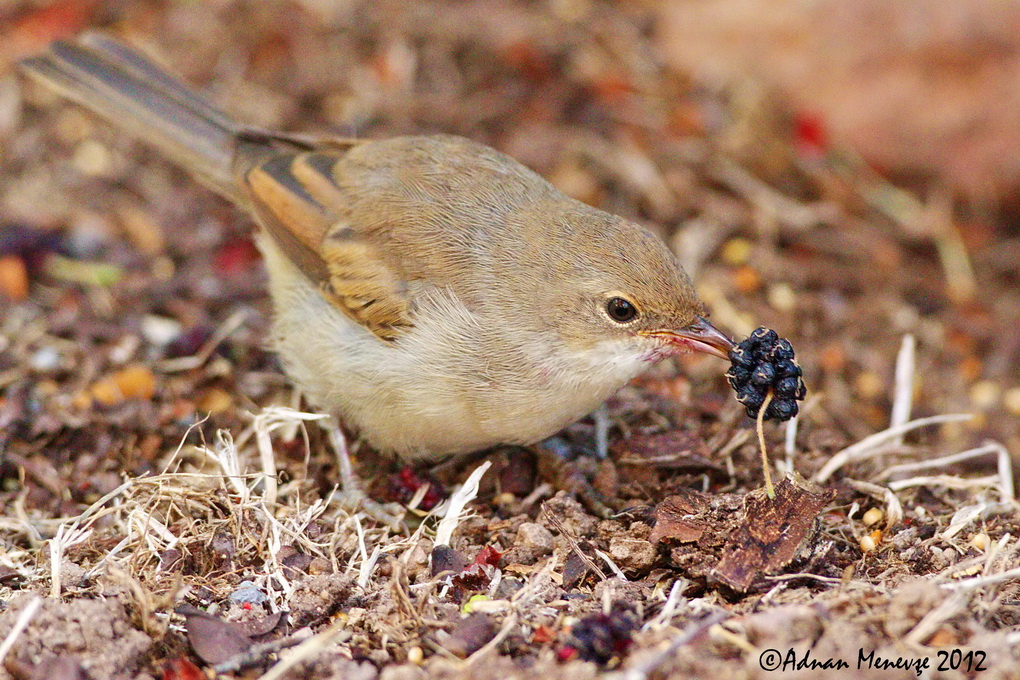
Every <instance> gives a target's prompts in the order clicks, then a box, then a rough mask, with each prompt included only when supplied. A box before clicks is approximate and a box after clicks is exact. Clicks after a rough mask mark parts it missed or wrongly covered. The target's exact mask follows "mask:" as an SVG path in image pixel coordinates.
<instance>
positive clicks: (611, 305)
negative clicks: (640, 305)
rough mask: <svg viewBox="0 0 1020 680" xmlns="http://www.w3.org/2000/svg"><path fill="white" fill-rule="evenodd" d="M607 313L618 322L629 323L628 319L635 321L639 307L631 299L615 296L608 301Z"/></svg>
mask: <svg viewBox="0 0 1020 680" xmlns="http://www.w3.org/2000/svg"><path fill="white" fill-rule="evenodd" d="M606 314H608V315H609V318H610V319H612V320H613V321H616V322H617V323H627V322H628V321H633V320H634V318H635V317H636V316H637V307H635V306H634V303H633V302H631V301H629V300H624V299H623V298H622V297H614V298H610V299H609V302H607V303H606Z"/></svg>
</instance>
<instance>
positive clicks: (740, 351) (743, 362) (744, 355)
mask: <svg viewBox="0 0 1020 680" xmlns="http://www.w3.org/2000/svg"><path fill="white" fill-rule="evenodd" d="M730 361H732V362H733V365H734V366H740V367H743V368H751V367H752V366H754V364H755V363H756V361H755V358H754V355H753V354H752V353H751V352H749V351H747V350H746V349H745V348H744V347H740V346H737V347H734V348H733V349H731V350H730Z"/></svg>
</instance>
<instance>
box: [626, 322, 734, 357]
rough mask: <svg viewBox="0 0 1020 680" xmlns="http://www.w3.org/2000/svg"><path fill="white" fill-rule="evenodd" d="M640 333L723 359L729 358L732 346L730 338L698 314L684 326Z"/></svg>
mask: <svg viewBox="0 0 1020 680" xmlns="http://www.w3.org/2000/svg"><path fill="white" fill-rule="evenodd" d="M642 335H647V336H651V337H657V338H662V339H665V340H668V341H669V342H670V343H674V344H676V345H679V346H681V347H683V348H685V349H688V350H691V351H694V352H705V353H706V354H714V355H715V356H717V357H721V358H723V359H729V356H730V350H731V349H733V347H734V345H733V341H732V340H730V339H729V338H728V337H726V336H725V335H724V334H723V332H722V331H720V330H719V329H718V328H716V327H715V326H713V325H712V324H710V323H709V322H708V320H707V319H703V318H702V317H700V316H699V317H697V319H696V320H695V321H694V323H692V324H691V325H690V326H686V327H685V328H679V329H677V330H668V331H646V332H644V333H642Z"/></svg>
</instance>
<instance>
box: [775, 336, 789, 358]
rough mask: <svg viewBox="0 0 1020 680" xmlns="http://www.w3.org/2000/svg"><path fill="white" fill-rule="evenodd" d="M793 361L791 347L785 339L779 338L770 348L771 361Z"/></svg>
mask: <svg viewBox="0 0 1020 680" xmlns="http://www.w3.org/2000/svg"><path fill="white" fill-rule="evenodd" d="M777 359H793V345H791V344H790V341H789V340H787V339H786V338H780V339H779V341H778V342H776V344H775V346H774V347H773V348H772V360H773V361H775V360H777Z"/></svg>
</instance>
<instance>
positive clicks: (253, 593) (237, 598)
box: [229, 581, 269, 604]
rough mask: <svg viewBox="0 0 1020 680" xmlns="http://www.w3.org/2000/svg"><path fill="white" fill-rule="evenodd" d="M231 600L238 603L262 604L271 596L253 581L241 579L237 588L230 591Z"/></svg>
mask: <svg viewBox="0 0 1020 680" xmlns="http://www.w3.org/2000/svg"><path fill="white" fill-rule="evenodd" d="M229 597H230V601H231V602H236V603H238V604H245V603H248V604H262V603H263V602H265V601H267V600H268V599H269V598H268V597H267V596H266V594H265V593H263V592H262V591H261V590H259V589H258V588H256V587H255V584H254V583H252V582H251V581H241V583H240V584H238V588H237V590H235V591H234V592H232V593H230V596H229Z"/></svg>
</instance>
